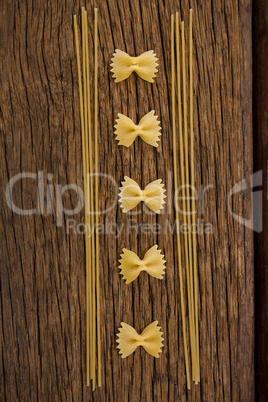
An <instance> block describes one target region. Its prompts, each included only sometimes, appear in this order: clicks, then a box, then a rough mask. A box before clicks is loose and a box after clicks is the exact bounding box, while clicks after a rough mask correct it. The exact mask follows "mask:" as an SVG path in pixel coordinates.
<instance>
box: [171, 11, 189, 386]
mask: <svg viewBox="0 0 268 402" xmlns="http://www.w3.org/2000/svg"><path fill="white" fill-rule="evenodd" d="M171 90H172V133H173V169H174V189H175V191H176V190H177V188H178V179H177V152H176V150H177V146H176V144H177V142H176V120H175V55H174V15H172V16H171ZM175 200H176V198H175ZM175 213H176V230H177V252H178V268H179V289H180V301H181V315H182V335H183V346H184V359H185V370H186V381H187V388H188V389H190V374H189V363H188V350H187V338H186V323H185V321H186V318H185V306H184V291H183V277H182V262H181V243H180V223H179V211H178V206H177V202H176V201H175Z"/></svg>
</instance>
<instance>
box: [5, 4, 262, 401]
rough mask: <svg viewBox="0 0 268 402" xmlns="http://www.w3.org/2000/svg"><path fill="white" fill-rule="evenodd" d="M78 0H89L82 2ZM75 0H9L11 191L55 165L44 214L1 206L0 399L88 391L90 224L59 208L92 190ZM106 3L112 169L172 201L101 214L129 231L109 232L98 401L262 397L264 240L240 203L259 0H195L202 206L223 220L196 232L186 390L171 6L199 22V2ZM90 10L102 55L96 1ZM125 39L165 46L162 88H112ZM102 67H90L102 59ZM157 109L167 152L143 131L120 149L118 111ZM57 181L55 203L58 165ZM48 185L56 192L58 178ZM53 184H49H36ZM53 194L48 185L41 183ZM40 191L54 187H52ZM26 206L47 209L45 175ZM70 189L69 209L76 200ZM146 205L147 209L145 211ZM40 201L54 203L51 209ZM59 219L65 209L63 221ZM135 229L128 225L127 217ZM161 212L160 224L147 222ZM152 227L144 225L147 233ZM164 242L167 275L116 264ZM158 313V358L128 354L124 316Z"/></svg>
mask: <svg viewBox="0 0 268 402" xmlns="http://www.w3.org/2000/svg"><path fill="white" fill-rule="evenodd" d="M80 5H81V4H80ZM80 5H79V4H78V3H77V2H74V1H68V2H63V1H61V0H57V1H53V2H52V1H47V2H46V1H42V0H39V1H38V0H36V1H25V2H20V1H13V2H9V1H7V0H5V1H3V2H2V3H1V24H0V29H1V34H0V41H1V47H0V58H1V63H0V76H1V91H0V97H1V115H0V116H1V119H0V122H1V126H0V127H1V145H0V155H1V172H2V175H1V189H2V193H3V194H4V191H5V189H6V186H7V184H8V182H9V180H10V179H11V178H12V177H14V176H15V175H16V174H19V173H20V172H32V173H37V172H39V180H40V182H41V181H42V175H41V174H40V171H44V176H45V185H44V192H45V206H46V208H45V212H44V213H36V214H34V215H29V216H20V215H18V214H16V213H14V212H12V211H11V210H10V208H9V207H8V205H7V202H6V200H5V197H4V198H3V200H2V203H1V225H0V230H1V232H0V238H1V272H0V286H1V304H0V310H1V321H0V326H1V327H0V328H1V330H0V339H1V344H2V347H1V351H0V354H1V364H0V378H1V380H2V381H1V390H0V398H1V400H3V399H6V400H10V401H14V400H18V399H22V400H24V399H25V400H37V399H40V400H48V399H49V400H86V399H88V398H89V397H90V395H91V391H90V389H87V388H86V386H85V373H86V367H85V336H86V332H85V251H84V239H83V236H82V235H79V234H77V233H74V231H73V230H72V231H71V232H70V233H69V234H68V230H67V227H68V219H75V221H76V223H77V224H79V223H80V222H83V211H81V212H80V213H79V214H77V215H75V216H67V215H64V216H63V220H62V226H60V218H61V216H60V214H58V215H57V213H56V212H57V211H56V209H57V203H56V198H55V194H56V191H57V189H58V191H59V189H60V188H59V186H62V187H63V186H65V185H66V184H70V183H74V184H78V185H79V186H81V188H82V165H81V140H80V123H79V101H78V84H77V68H76V59H75V51H74V42H73V23H72V17H73V14H74V13H77V14H78V15H79V14H80V11H79V6H80ZM96 5H98V6H99V41H100V53H99V61H100V68H99V85H100V92H99V100H100V110H99V118H100V141H99V145H100V171H101V172H103V173H105V174H108V175H109V176H111V177H112V178H114V180H115V182H116V183H117V185H120V183H121V181H122V180H123V177H124V175H128V176H130V177H132V178H133V179H135V180H136V181H137V182H138V183H140V185H141V187H144V186H145V185H146V184H147V183H149V182H150V181H152V180H154V179H156V178H161V179H163V182H164V183H165V186H166V188H168V189H170V190H169V191H168V203H167V206H166V208H165V210H164V212H163V214H161V215H160V216H158V217H155V216H154V215H148V213H146V211H145V210H143V211H142V213H141V214H138V215H137V216H132V217H131V216H128V215H125V214H123V213H122V211H121V210H120V208H119V206H117V207H115V208H113V209H112V210H111V211H109V212H108V213H107V214H105V215H102V217H101V222H102V223H106V229H107V228H108V223H109V222H111V223H112V224H115V223H117V224H118V227H120V228H123V229H122V232H121V233H120V235H119V236H117V237H116V236H115V235H114V234H113V233H110V234H109V233H108V234H106V235H101V236H100V247H101V261H100V268H101V276H100V285H101V301H102V303H101V319H102V322H101V324H102V326H101V338H102V344H103V354H102V361H103V387H102V388H101V389H98V390H96V391H95V393H94V398H93V399H95V400H115V401H120V400H122V401H124V400H127V399H129V400H131V401H132V400H133V401H134V400H137V399H141V400H167V399H168V400H178V399H179V400H185V399H186V398H187V399H189V400H195V399H196V400H201V399H202V400H217V401H221V400H233V401H239V400H243V401H251V400H253V396H254V362H253V340H254V314H253V237H252V232H251V231H250V230H248V229H246V228H245V227H244V226H242V225H240V224H239V223H238V222H237V221H236V220H235V219H233V217H232V215H231V214H230V213H229V212H228V206H227V200H228V194H229V191H230V190H231V188H232V186H233V185H235V184H236V183H237V182H239V181H240V180H242V179H243V178H248V177H249V175H250V174H251V170H252V121H251V106H252V103H251V102H252V101H251V95H252V94H251V84H252V82H251V74H252V68H251V7H250V0H248V1H245V2H243V5H241V3H240V4H239V6H238V4H237V2H233V1H231V0H225V1H221V0H217V1H213V2H210V1H206V0H205V1H202V2H201V1H197V0H196V1H193V2H192V3H191V6H192V7H193V8H194V10H195V14H194V95H195V96H194V129H195V153H196V186H197V189H198V191H200V186H201V184H202V185H204V186H208V185H211V186H212V187H211V188H210V189H209V190H207V191H206V193H205V194H206V195H205V200H204V206H203V207H204V208H203V210H202V208H201V204H200V202H198V218H199V220H201V219H203V220H204V222H205V223H211V224H212V225H213V235H212V234H211V235H204V234H201V235H199V236H198V262H199V288H200V352H201V354H200V358H201V360H200V362H201V384H200V386H197V387H194V386H193V389H192V390H191V391H190V392H188V391H187V390H186V386H185V368H184V358H183V343H182V334H181V315H180V307H179V299H178V272H177V252H176V238H175V236H172V234H171V233H169V231H167V232H166V233H164V231H163V227H164V226H165V224H166V222H169V223H170V224H171V225H172V224H173V222H174V212H173V208H172V194H173V191H174V190H173V187H172V137H171V124H170V123H171V119H170V117H171V115H170V104H171V97H170V81H171V79H170V78H171V77H170V45H169V41H170V39H169V38H170V28H169V26H170V15H171V13H173V12H175V11H177V10H178V11H179V12H180V15H181V16H182V18H184V20H185V23H186V27H187V26H188V25H187V23H188V8H189V3H188V2H186V1H182V2H181V5H179V4H178V2H175V1H173V0H170V1H165V2H163V1H160V0H159V1H157V0H155V1H151V2H149V1H138V0H133V1H128V2H125V1H122V0H118V1H115V0H106V1H102V2H97V3H96ZM87 7H88V12H89V32H90V37H89V44H90V57H91V61H92V57H93V37H92V35H93V10H92V9H91V8H90V7H89V5H87ZM115 48H119V49H122V50H125V51H127V52H128V53H129V54H132V55H138V54H140V53H142V52H143V51H145V50H148V49H154V50H155V52H156V54H157V56H158V58H159V64H160V65H159V74H158V75H157V79H156V81H155V83H154V84H148V83H146V82H144V81H142V80H141V79H138V78H137V77H136V76H135V75H132V76H131V77H130V78H129V79H128V80H127V81H125V82H122V83H120V84H115V83H114V81H113V79H112V77H111V73H110V72H109V70H110V67H109V65H110V59H111V55H112V53H113V51H114V49H115ZM91 65H92V63H91ZM151 109H154V110H155V111H156V114H157V115H158V116H159V117H160V119H161V124H162V138H161V143H160V145H159V147H158V148H157V149H152V147H150V146H148V145H147V144H145V143H144V142H142V141H141V140H140V139H138V140H136V141H135V143H134V144H133V145H132V146H131V147H130V148H129V149H125V148H123V147H119V146H118V144H117V142H116V141H115V139H114V135H113V125H114V121H115V118H116V116H117V113H119V112H120V113H124V114H126V115H128V116H129V117H131V118H133V119H134V120H139V119H140V118H141V117H142V116H143V115H144V114H145V113H147V112H148V111H150V110H151ZM49 173H51V174H52V175H53V178H51V180H50V181H49V182H50V184H51V185H52V187H53V190H54V196H53V198H52V199H53V206H54V210H53V213H52V214H50V213H49V212H48V211H47V203H48V200H49V197H48V195H47V194H48V186H47V174H49ZM52 187H51V188H49V189H50V190H51V189H52ZM39 190H40V188H39ZM39 195H40V194H39ZM40 199H41V198H40ZM13 200H14V202H15V203H16V205H18V206H20V207H21V208H24V209H26V208H28V209H30V208H37V204H38V196H37V180H35V179H30V178H28V179H24V180H22V181H20V182H18V183H17V184H16V185H15V186H14V189H13ZM113 201H114V186H113V184H112V182H109V181H107V180H106V179H105V178H102V179H101V181H100V204H101V207H102V208H103V209H104V208H105V207H107V206H109V205H111V204H112V202H113ZM77 202H78V200H77V195H76V194H75V192H74V191H72V192H70V191H69V192H66V193H65V196H64V206H65V208H73V207H74V206H76V205H77ZM231 205H232V209H233V211H234V212H235V213H236V214H238V215H243V216H247V215H248V214H249V212H250V207H251V203H250V190H249V191H248V192H246V193H241V194H240V195H237V196H235V197H234V198H233V200H232V203H231ZM138 211H141V209H140V208H138ZM41 212H42V211H41ZM56 217H57V218H58V220H56ZM130 219H132V220H133V222H132V223H131V225H132V226H135V227H132V228H131V230H130V231H128V225H129V220H130ZM135 222H136V223H137V224H150V225H152V224H153V223H158V224H159V225H160V226H161V231H160V233H152V232H151V231H150V230H148V229H147V233H146V230H145V229H146V227H145V226H139V231H138V232H137V224H136V225H135ZM141 228H143V229H144V230H143V231H142V230H141ZM155 243H157V244H159V247H160V248H161V249H162V250H163V252H164V253H165V256H166V260H167V269H166V275H165V278H164V280H163V281H159V280H156V279H154V278H151V277H148V276H146V275H141V276H140V277H139V278H138V279H137V280H136V281H135V282H133V284H131V285H129V286H126V284H125V283H124V282H123V280H122V278H121V277H120V276H119V270H118V268H117V266H118V263H117V261H118V259H119V256H120V253H121V250H122V248H123V247H127V248H131V249H133V251H135V252H137V253H138V254H140V255H142V254H143V253H144V251H145V250H146V249H148V248H149V247H150V246H152V245H153V244H155ZM153 320H158V321H159V324H160V325H161V327H162V330H163V332H164V336H165V347H164V349H163V353H162V355H161V358H160V359H159V360H156V359H153V358H152V357H150V356H149V355H148V354H146V353H145V352H144V350H137V351H136V352H135V354H134V355H132V356H130V357H129V358H127V359H125V360H122V359H121V358H120V357H119V355H118V351H117V349H116V342H115V340H116V333H117V329H118V327H119V326H120V322H121V321H125V322H127V323H129V324H131V325H133V326H135V328H136V329H137V330H141V329H143V328H144V327H145V326H146V325H147V324H149V323H150V322H151V321H153Z"/></svg>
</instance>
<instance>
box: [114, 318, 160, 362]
mask: <svg viewBox="0 0 268 402" xmlns="http://www.w3.org/2000/svg"><path fill="white" fill-rule="evenodd" d="M157 324H158V321H154V322H152V323H151V324H150V325H148V326H147V327H146V328H145V329H144V330H143V331H142V333H141V334H140V335H139V334H138V333H137V331H136V330H135V329H134V328H133V327H131V326H130V325H128V324H125V323H124V322H121V326H122V327H121V328H119V333H118V334H117V336H118V339H117V340H116V342H118V346H117V348H118V349H119V354H120V355H121V357H122V358H123V359H124V358H125V357H127V356H129V355H131V354H132V353H133V352H135V350H136V349H137V347H138V346H142V347H143V348H144V349H145V350H146V352H147V353H149V354H150V355H152V356H154V357H157V358H158V357H159V353H161V352H162V350H161V348H162V347H163V343H162V341H163V340H164V338H162V335H163V332H160V329H161V327H158V326H157Z"/></svg>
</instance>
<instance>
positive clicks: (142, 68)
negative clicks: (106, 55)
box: [111, 49, 158, 82]
mask: <svg viewBox="0 0 268 402" xmlns="http://www.w3.org/2000/svg"><path fill="white" fill-rule="evenodd" d="M113 56H114V57H113V58H112V63H111V67H112V69H111V71H112V73H113V74H114V75H113V78H115V82H120V81H124V80H126V79H127V78H128V77H129V76H130V75H131V74H132V72H133V71H135V73H136V74H138V76H139V77H141V78H142V79H143V80H145V81H149V82H154V80H153V79H154V78H155V77H156V75H155V73H156V72H157V71H158V70H157V66H158V64H157V61H158V59H157V57H156V55H155V53H154V51H153V50H149V51H148V52H144V53H142V54H141V55H140V56H138V57H131V56H129V55H128V54H127V53H126V52H123V51H122V50H119V49H116V51H115V53H114V54H113Z"/></svg>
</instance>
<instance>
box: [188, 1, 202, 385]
mask: <svg viewBox="0 0 268 402" xmlns="http://www.w3.org/2000/svg"><path fill="white" fill-rule="evenodd" d="M189 17H190V18H189V86H190V150H191V152H190V157H191V188H192V193H193V194H192V218H193V227H195V224H196V219H195V190H194V189H195V171H194V129H193V10H192V9H190V11H189ZM192 237H193V265H194V308H195V342H196V383H198V382H200V363H199V328H198V301H197V283H198V277H197V257H196V233H195V232H194V231H192Z"/></svg>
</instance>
